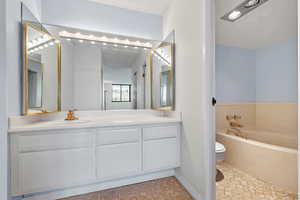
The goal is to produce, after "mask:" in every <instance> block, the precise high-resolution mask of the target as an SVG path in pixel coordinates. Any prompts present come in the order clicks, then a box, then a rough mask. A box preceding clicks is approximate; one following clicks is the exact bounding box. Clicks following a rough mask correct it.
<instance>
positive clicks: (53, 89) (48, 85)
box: [23, 23, 61, 116]
mask: <svg viewBox="0 0 300 200" xmlns="http://www.w3.org/2000/svg"><path fill="white" fill-rule="evenodd" d="M23 41H24V43H23V56H24V60H23V115H29V116H30V115H38V114H45V113H52V112H59V111H61V44H60V41H59V40H58V39H56V38H55V37H53V36H52V35H50V34H49V33H48V32H47V31H46V30H45V29H43V27H42V26H41V25H39V26H37V25H35V24H33V23H25V24H23Z"/></svg>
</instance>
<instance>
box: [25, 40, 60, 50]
mask: <svg viewBox="0 0 300 200" xmlns="http://www.w3.org/2000/svg"><path fill="white" fill-rule="evenodd" d="M55 43H59V41H58V40H56V39H50V40H48V41H46V42H43V43H40V44H37V45H35V46H32V47H31V48H28V49H27V51H28V53H33V52H36V51H39V50H42V49H45V48H48V47H50V46H53V45H54V44H55Z"/></svg>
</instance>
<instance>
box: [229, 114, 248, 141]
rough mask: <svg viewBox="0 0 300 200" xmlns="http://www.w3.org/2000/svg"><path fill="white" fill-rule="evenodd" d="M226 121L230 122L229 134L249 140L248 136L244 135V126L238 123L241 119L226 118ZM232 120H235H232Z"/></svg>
mask: <svg viewBox="0 0 300 200" xmlns="http://www.w3.org/2000/svg"><path fill="white" fill-rule="evenodd" d="M226 119H227V120H228V122H229V128H227V131H226V133H227V134H234V135H235V136H239V137H242V138H245V139H247V136H246V135H245V134H243V133H242V128H243V127H244V126H243V125H242V124H241V123H239V122H238V121H237V120H238V119H240V118H237V117H232V118H231V117H230V116H226ZM232 119H234V120H232Z"/></svg>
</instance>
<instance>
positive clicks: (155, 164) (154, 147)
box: [143, 125, 180, 171]
mask: <svg viewBox="0 0 300 200" xmlns="http://www.w3.org/2000/svg"><path fill="white" fill-rule="evenodd" d="M179 128H180V127H179V126H176V125H172V126H158V127H149V128H143V170H144V171H156V170H161V169H167V168H172V167H174V166H176V167H178V166H179V160H180V157H179V155H180V140H179V137H180V134H179V133H180V129H179Z"/></svg>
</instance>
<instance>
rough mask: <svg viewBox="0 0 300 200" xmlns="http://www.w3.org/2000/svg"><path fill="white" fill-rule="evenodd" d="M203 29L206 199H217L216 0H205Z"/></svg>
mask: <svg viewBox="0 0 300 200" xmlns="http://www.w3.org/2000/svg"><path fill="white" fill-rule="evenodd" d="M203 4H204V5H203V7H202V12H203V19H202V20H203V21H202V22H203V27H204V28H205V29H204V31H203V36H202V41H203V48H202V51H203V52H202V55H203V66H204V71H203V74H202V78H203V80H204V81H203V83H202V84H204V89H205V91H204V97H203V98H205V101H204V104H205V105H202V108H203V113H204V115H205V116H204V118H205V119H204V124H207V126H206V125H205V127H204V135H205V142H204V149H205V151H206V152H205V160H206V162H205V163H206V166H205V171H206V175H207V177H206V178H205V180H206V181H205V185H206V190H205V194H204V199H206V200H215V199H216V181H215V178H216V153H215V152H216V150H215V148H216V145H215V142H216V130H215V129H216V127H215V107H214V106H213V102H212V99H213V97H215V4H216V0H204V1H203Z"/></svg>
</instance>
